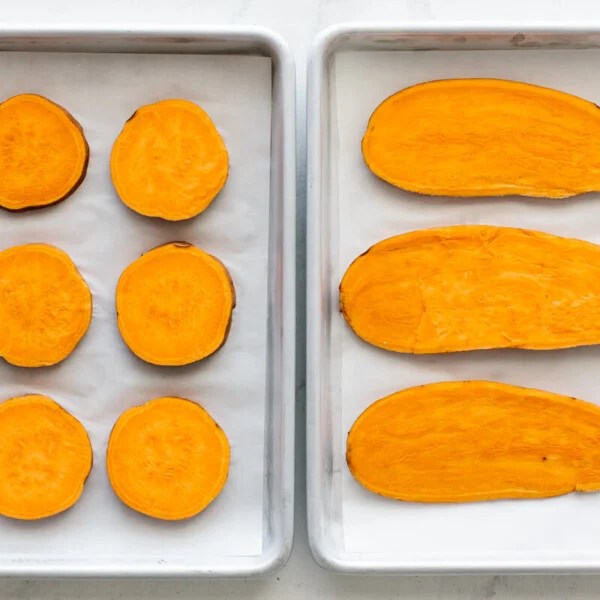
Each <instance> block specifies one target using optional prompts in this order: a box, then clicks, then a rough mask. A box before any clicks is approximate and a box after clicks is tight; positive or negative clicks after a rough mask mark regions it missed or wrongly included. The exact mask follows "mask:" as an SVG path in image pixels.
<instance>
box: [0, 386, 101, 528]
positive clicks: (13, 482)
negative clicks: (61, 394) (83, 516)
mask: <svg viewBox="0 0 600 600" xmlns="http://www.w3.org/2000/svg"><path fill="white" fill-rule="evenodd" d="M91 468H92V446H91V444H90V440H89V438H88V435H87V432H86V431H85V429H84V427H83V425H82V424H81V423H80V422H79V421H78V420H77V419H76V418H75V417H73V416H72V415H71V414H70V413H68V412H67V411H66V410H65V409H64V408H62V407H61V406H60V405H59V404H57V403H56V402H55V401H54V400H52V399H51V398H48V396H41V395H37V394H34V395H28V396H20V397H17V398H10V399H9V400H6V401H4V402H2V403H1V404H0V515H3V516H5V517H12V518H13V519H27V520H33V519H43V518H44V517H50V516H52V515H56V514H58V513H60V512H62V511H64V510H67V508H70V507H71V506H73V504H75V502H77V500H78V499H79V497H80V496H81V493H82V491H83V486H84V483H85V481H86V479H87V477H88V475H89V473H90V470H91Z"/></svg>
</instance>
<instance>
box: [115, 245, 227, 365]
mask: <svg viewBox="0 0 600 600" xmlns="http://www.w3.org/2000/svg"><path fill="white" fill-rule="evenodd" d="M116 296H117V298H116V304H117V321H118V325H119V330H120V332H121V336H122V337H123V340H124V341H125V343H126V344H127V346H129V349H130V350H131V351H132V352H133V353H134V354H136V355H137V356H138V357H140V358H141V359H142V360H145V361H146V362H149V363H152V364H155V365H166V366H179V365H187V364H190V363H193V362H196V361H198V360H201V359H203V358H206V357H207V356H210V355H211V354H213V353H214V352H216V351H217V350H218V349H219V348H221V346H222V345H223V344H224V343H225V340H226V339H227V336H228V334H229V328H230V325H231V315H232V311H233V308H234V307H235V290H234V287H233V282H232V281H231V277H230V276H229V272H228V271H227V269H226V268H225V266H224V265H223V263H222V262H221V261H220V260H218V259H217V258H215V257H214V256H212V255H210V254H208V253H206V252H204V251H203V250H200V248H197V247H196V246H193V245H192V244H188V243H186V242H173V243H170V244H165V245H163V246H159V247H158V248H155V249H154V250H150V252H147V253H146V254H144V255H143V256H142V257H141V258H139V259H138V260H136V261H135V262H133V263H132V264H131V265H129V266H128V267H127V268H126V269H125V271H123V274H122V275H121V278H120V279H119V283H118V285H117V294H116Z"/></svg>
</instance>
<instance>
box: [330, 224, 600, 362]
mask: <svg viewBox="0 0 600 600" xmlns="http://www.w3.org/2000/svg"><path fill="white" fill-rule="evenodd" d="M599 273H600V246H597V245H595V244H591V243H589V242H585V241H581V240H576V239H569V238H562V237H558V236H554V235H550V234H547V233H541V232H538V231H530V230H525V229H513V228H509V227H492V226H487V225H457V226H451V227H439V228H436V229H425V230H421V231H413V232H411V233H406V234H403V235H398V236H395V237H392V238H389V239H387V240H384V241H382V242H379V243H378V244H375V245H374V246H373V247H372V248H370V249H369V250H368V251H367V252H365V253H364V254H363V255H361V256H359V257H358V258H357V259H356V260H355V261H354V262H353V263H352V264H351V265H350V267H349V268H348V270H347V271H346V273H345V275H344V277H343V279H342V282H341V285H340V304H341V311H342V314H343V316H344V317H345V319H346V321H347V322H348V324H349V325H350V327H351V328H352V329H353V330H354V332H355V333H356V334H357V335H358V336H359V337H361V338H362V339H364V340H365V341H367V342H369V343H370V344H373V345H375V346H379V347H381V348H385V349H387V350H392V351H395V352H409V353H415V354H429V353H438V352H456V351H463V350H478V349H486V348H529V349H533V350H550V349H554V348H568V347H572V346H585V345H590V344H599V343H600V277H599V276H598V275H599Z"/></svg>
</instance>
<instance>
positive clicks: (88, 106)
mask: <svg viewBox="0 0 600 600" xmlns="http://www.w3.org/2000/svg"><path fill="white" fill-rule="evenodd" d="M23 92H33V93H39V94H43V95H45V96H47V97H48V98H50V99H52V100H54V101H55V102H58V103H59V104H61V105H62V106H64V107H65V108H66V109H67V110H69V111H70V112H71V113H72V114H73V115H74V116H75V118H76V119H77V120H78V121H79V122H80V123H81V125H82V126H83V128H84V131H85V134H86V137H87V139H88V142H89V145H90V163H89V169H88V174H87V177H86V179H85V181H84V182H83V184H82V185H81V187H80V188H79V189H78V190H77V191H76V192H75V193H74V194H73V195H72V196H71V197H70V198H68V199H67V200H65V201H64V202H62V203H60V204H58V205H56V206H54V207H51V208H47V209H41V210H36V211H31V212H26V213H19V214H10V213H6V212H1V213H0V248H7V247H10V246H13V245H16V244H23V243H27V242H47V243H50V244H54V245H56V246H58V247H60V248H62V249H63V250H65V251H66V252H68V253H69V255H70V256H71V257H72V258H73V260H74V262H75V263H76V265H77V266H78V267H79V270H80V271H81V273H82V275H83V276H84V278H85V279H86V281H87V282H88V284H89V286H90V288H91V290H92V294H93V299H94V311H93V319H92V324H91V327H90V329H89V331H88V333H87V335H86V336H85V338H84V339H83V341H82V342H81V344H80V345H79V346H78V347H77V348H76V350H75V352H74V353H73V354H72V355H71V356H70V357H69V358H67V359H66V360H65V361H64V362H63V363H61V364H59V365H57V366H55V367H49V368H42V369H22V368H17V367H12V366H10V365H7V364H6V363H5V362H4V361H0V397H2V398H8V397H10V396H14V395H20V394H24V393H28V392H37V393H43V394H48V395H50V396H51V397H53V398H54V399H55V400H56V401H57V402H59V403H60V404H62V405H63V406H64V407H65V408H66V409H67V410H69V411H70V412H71V413H72V414H73V415H75V416H76V417H77V418H79V419H80V420H81V422H82V423H83V425H84V426H85V427H86V429H87V431H88V432H89V434H90V438H91V441H92V445H93V448H94V467H93V469H92V472H91V475H90V477H89V479H88V482H87V484H86V487H85V490H84V493H83V495H82V497H81V499H80V501H79V502H78V503H77V504H76V505H75V506H74V507H73V508H72V509H70V510H68V511H66V512H65V513H63V514H61V515H59V516H57V517H54V518H52V519H46V520H42V521H39V522H31V523H26V522H18V521H12V520H8V519H0V561H2V560H29V559H36V558H41V559H44V558H49V559H59V560H63V559H64V560H69V561H73V560H80V561H86V560H92V561H104V562H106V563H107V564H108V563H110V564H113V565H115V564H117V565H123V567H124V568H126V567H127V565H128V564H129V563H131V562H133V561H136V562H140V561H142V562H144V561H146V562H147V561H153V562H159V563H162V564H164V563H167V564H173V563H178V562H179V561H180V560H183V559H185V560H186V561H187V562H189V563H192V564H193V563H194V562H196V563H198V562H200V561H201V559H202V557H203V556H211V557H213V558H214V557H215V556H246V555H256V554H260V553H261V550H262V537H263V526H262V519H263V484H264V479H263V466H264V454H263V453H264V448H265V444H264V436H265V427H264V414H265V394H266V344H267V248H268V219H269V178H270V129H271V62H270V60H269V59H267V58H260V57H247V56H212V57H211V56H192V55H179V56H178V55H139V54H138V55H136V54H129V55H125V54H121V55H120V54H68V53H64V54H50V53H6V52H4V53H0V98H5V97H8V96H11V95H14V94H18V93H23ZM175 97H181V98H187V99H189V100H192V101H195V102H197V103H198V104H200V105H201V106H202V107H203V108H204V109H205V110H206V111H207V112H208V113H209V115H210V116H211V117H212V119H213V121H214V122H215V124H216V126H217V128H218V130H219V131H220V133H221V135H222V136H223V138H224V140H225V143H226V145H227V148H228V151H229V158H230V174H229V179H228V181H227V183H226V184H225V187H224V188H223V190H222V192H221V193H220V195H219V196H218V197H217V198H216V199H215V201H214V203H213V204H212V205H211V206H210V207H209V208H208V209H207V210H206V212H204V213H203V214H201V215H200V216H199V217H197V218H195V219H191V220H189V221H185V222H180V223H168V222H165V221H162V220H159V219H150V218H146V217H142V216H140V215H137V214H136V213H134V212H132V211H131V210H129V209H128V208H127V207H126V206H125V205H124V204H122V203H121V202H120V200H119V199H118V198H117V196H116V194H115V192H114V190H113V187H112V184H111V180H110V173H109V155H110V150H111V147H112V143H113V141H114V140H115V138H116V136H117V135H118V134H119V132H120V130H121V128H122V126H123V124H124V123H125V121H126V120H127V119H128V118H129V117H130V116H131V114H132V113H133V112H134V111H135V110H136V108H137V107H138V106H140V105H143V104H147V103H150V102H155V101H158V100H161V99H165V98H175ZM174 240H185V241H188V242H191V243H194V244H196V245H197V246H199V247H201V248H203V249H204V250H206V251H208V252H210V253H211V254H214V255H215V256H217V257H218V258H220V259H221V260H222V261H223V262H224V263H225V265H226V266H227V268H228V269H229V271H230V273H231V276H232V278H233V281H234V284H235V288H236V293H237V307H236V309H235V310H234V315H233V322H232V326H231V332H230V335H229V338H228V340H227V342H226V344H225V345H224V346H223V348H222V349H221V350H220V351H219V352H217V353H216V354H215V355H213V356H212V357H210V358H208V359H206V360H204V361H202V362H200V363H196V364H194V365H190V366H187V367H175V368H173V367H156V366H152V365H148V364H146V363H144V362H142V361H141V360H139V359H137V358H136V357H135V356H134V355H133V354H131V353H130V352H129V350H128V349H127V347H126V346H125V345H124V343H123V342H122V340H121V337H120V335H119V332H118V329H117V325H116V318H115V309H114V294H115V286H116V284H117V280H118V278H119V276H120V274H121V272H122V271H123V269H124V268H125V267H126V266H127V265H128V264H130V263H131V262H132V261H134V260H135V259H136V258H137V257H139V256H140V255H141V254H142V253H143V252H145V251H147V250H149V249H151V248H154V247H155V246H158V245H160V244H163V243H166V242H170V241H174ZM162 395H174V396H181V397H185V398H189V399H191V400H195V401H197V402H199V403H200V404H202V405H203V406H204V407H205V408H206V409H207V410H208V412H209V413H210V414H211V415H212V416H213V417H214V418H215V420H216V421H217V422H218V423H219V424H220V425H221V427H222V428H223V429H224V431H225V433H226V434H227V436H228V438H229V441H230V444H231V451H232V454H231V467H230V472H229V479H228V481H227V483H226V485H225V488H224V489H223V491H222V493H221V494H220V496H219V497H218V498H217V499H216V500H215V501H214V502H213V503H212V504H211V505H210V506H209V507H208V508H207V509H206V510H205V511H204V512H203V513H202V514H201V515H199V516H198V517H196V518H193V519H189V520H187V521H183V522H175V523H169V522H160V521H157V520H153V519H150V518H148V517H144V516H143V515H140V514H138V513H135V512H134V511H132V510H130V509H128V508H127V507H125V506H124V505H122V504H121V503H120V501H119V500H118V499H117V498H116V497H115V496H114V494H113V493H112V490H111V489H110V486H109V484H108V480H107V477H106V472H105V462H104V455H105V451H106V444H107V441H108V436H109V433H110V430H111V428H112V426H113V424H114V422H115V420H116V419H117V417H118V416H119V415H120V414H121V413H122V412H123V411H125V410H126V409H127V408H129V407H131V406H135V405H138V404H142V403H144V402H145V401H147V400H149V399H151V398H155V397H157V396H162Z"/></svg>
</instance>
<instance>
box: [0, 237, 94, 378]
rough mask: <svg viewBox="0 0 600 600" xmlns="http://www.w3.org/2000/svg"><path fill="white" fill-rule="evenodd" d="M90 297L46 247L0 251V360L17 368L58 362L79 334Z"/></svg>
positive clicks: (63, 258) (61, 256) (67, 262)
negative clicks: (0, 357) (1, 358)
mask: <svg viewBox="0 0 600 600" xmlns="http://www.w3.org/2000/svg"><path fill="white" fill-rule="evenodd" d="M91 318H92V295H91V293H90V290H89V288H88V286H87V284H86V282H85V281H84V279H83V277H82V276H81V275H80V273H79V271H78V270H77V267H76V266H75V265H74V264H73V261H72V260H71V259H70V257H69V255H68V254H66V253H65V252H63V251H62V250H60V249H59V248H55V247H54V246H50V245H48V244H25V245H24V246H14V247H13V248H8V249H7V250H3V251H1V252H0V356H2V357H3V358H4V359H5V360H6V361H8V362H9V363H11V364H13V365H17V366H20V367H45V366H49V365H54V364H56V363H58V362H60V361H61V360H64V359H65V358H66V357H67V356H69V354H71V352H73V350H74V349H75V347H76V346H77V344H78V343H79V341H80V340H81V338H82V337H83V336H84V335H85V333H86V331H87V330H88V327H89V325H90V321H91Z"/></svg>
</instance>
